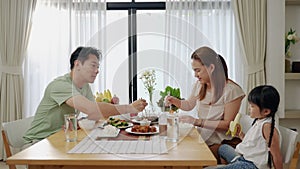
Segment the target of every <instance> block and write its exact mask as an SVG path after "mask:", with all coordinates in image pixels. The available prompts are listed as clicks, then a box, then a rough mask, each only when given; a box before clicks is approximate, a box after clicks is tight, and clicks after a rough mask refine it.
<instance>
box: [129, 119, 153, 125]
mask: <svg viewBox="0 0 300 169" xmlns="http://www.w3.org/2000/svg"><path fill="white" fill-rule="evenodd" d="M131 121H132V122H133V123H138V124H140V123H141V121H142V120H136V119H132V120H131ZM151 124H158V121H151Z"/></svg>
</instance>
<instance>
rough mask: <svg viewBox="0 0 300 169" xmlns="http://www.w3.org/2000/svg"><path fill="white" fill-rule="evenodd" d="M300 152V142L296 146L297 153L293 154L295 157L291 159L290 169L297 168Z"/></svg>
mask: <svg viewBox="0 0 300 169" xmlns="http://www.w3.org/2000/svg"><path fill="white" fill-rule="evenodd" d="M299 150H300V142H297V146H296V149H295V152H294V154H293V157H292V159H291V162H290V167H289V169H296V168H297V164H298V159H299V153H300V152H299Z"/></svg>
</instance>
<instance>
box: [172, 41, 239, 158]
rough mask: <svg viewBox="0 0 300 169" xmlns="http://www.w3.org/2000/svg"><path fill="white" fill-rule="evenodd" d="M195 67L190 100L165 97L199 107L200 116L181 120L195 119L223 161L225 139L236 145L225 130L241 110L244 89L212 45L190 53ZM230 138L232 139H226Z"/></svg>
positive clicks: (183, 106) (180, 105)
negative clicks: (222, 148)
mask: <svg viewBox="0 0 300 169" xmlns="http://www.w3.org/2000/svg"><path fill="white" fill-rule="evenodd" d="M191 59H192V68H193V70H194V72H195V77H196V78H197V79H198V80H197V82H196V83H195V84H194V86H193V89H192V94H191V95H190V97H189V98H188V99H187V100H179V99H177V98H175V97H172V96H168V97H167V98H166V101H167V103H168V104H173V105H175V106H176V107H178V108H180V109H181V110H184V111H190V110H192V109H194V108H195V107H196V110H197V112H198V117H199V119H195V118H193V117H191V116H181V117H180V121H182V122H186V123H192V124H194V125H195V126H197V127H198V131H199V132H200V134H201V136H202V138H203V139H204V140H205V141H206V143H207V144H208V146H209V147H210V149H211V151H212V152H213V154H214V155H215V157H216V158H217V160H218V163H220V160H219V157H218V153H217V151H218V148H219V146H220V145H221V143H223V142H227V144H232V145H233V146H235V145H236V144H237V143H239V142H240V140H238V142H237V143H234V142H235V141H236V139H233V140H231V137H230V136H227V135H226V134H225V133H226V131H227V130H228V128H229V124H230V121H232V120H234V118H235V116H236V115H237V113H238V112H239V109H240V105H241V102H242V100H243V98H244V97H245V93H244V92H243V90H242V89H241V87H240V86H239V85H237V84H236V83H235V82H233V81H232V80H230V79H228V70H227V65H226V62H225V60H224V58H223V57H222V56H221V55H218V54H217V53H216V52H215V51H214V50H212V49H211V48H209V47H201V48H199V49H197V50H196V51H195V52H194V53H193V54H192V56H191ZM226 140H231V141H226Z"/></svg>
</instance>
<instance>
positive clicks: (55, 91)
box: [23, 73, 95, 143]
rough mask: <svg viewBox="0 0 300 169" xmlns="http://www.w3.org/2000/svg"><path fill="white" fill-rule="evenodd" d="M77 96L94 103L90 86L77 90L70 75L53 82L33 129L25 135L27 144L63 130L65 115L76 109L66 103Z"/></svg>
mask: <svg viewBox="0 0 300 169" xmlns="http://www.w3.org/2000/svg"><path fill="white" fill-rule="evenodd" d="M76 95H82V96H85V97H86V98H87V99H89V100H91V101H94V100H95V99H94V96H93V93H92V90H91V88H90V86H89V84H86V85H84V86H83V88H81V89H79V88H77V87H76V86H75V85H74V84H73V82H72V79H71V76H70V73H67V74H65V75H64V76H61V77H58V78H56V79H55V80H53V81H52V82H51V83H50V84H49V85H48V86H47V88H46V90H45V93H44V97H43V98H42V100H41V102H40V104H39V106H38V108H37V111H36V114H35V117H34V120H33V122H32V123H31V127H30V128H29V129H28V130H27V132H26V133H25V135H24V137H23V138H24V140H25V143H30V142H31V141H32V140H42V139H44V138H46V137H48V136H50V135H51V134H53V133H56V132H57V131H59V130H61V129H62V126H63V124H64V114H70V113H75V109H74V108H72V107H70V106H68V105H67V104H66V103H65V102H66V101H67V100H68V99H69V98H71V97H73V96H76Z"/></svg>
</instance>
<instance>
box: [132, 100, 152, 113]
mask: <svg viewBox="0 0 300 169" xmlns="http://www.w3.org/2000/svg"><path fill="white" fill-rule="evenodd" d="M131 105H132V106H133V107H134V108H135V109H136V110H137V111H138V112H141V111H143V110H144V109H145V107H146V106H147V105H148V103H147V102H146V100H145V99H138V100H136V101H134V102H132V103H131Z"/></svg>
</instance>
